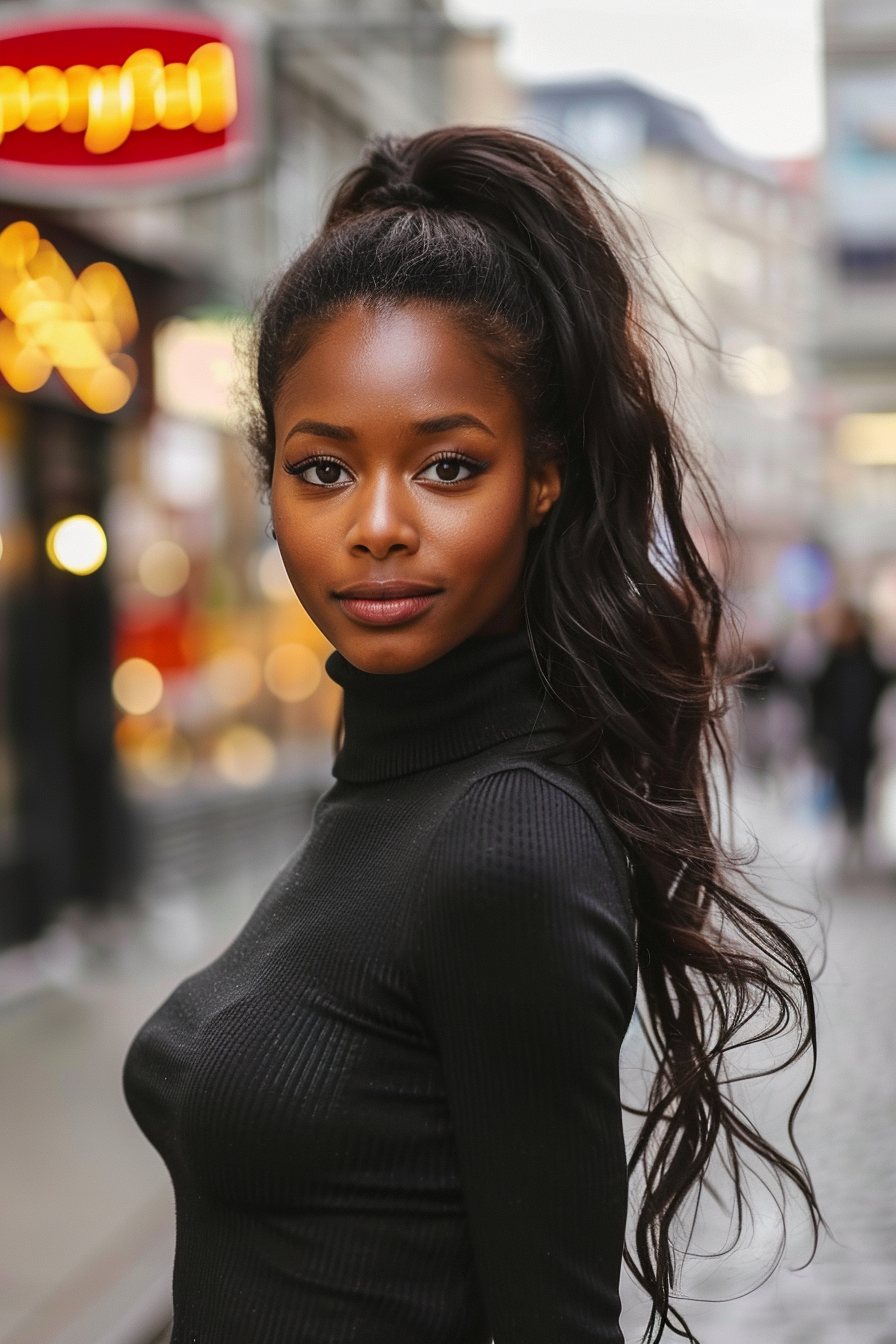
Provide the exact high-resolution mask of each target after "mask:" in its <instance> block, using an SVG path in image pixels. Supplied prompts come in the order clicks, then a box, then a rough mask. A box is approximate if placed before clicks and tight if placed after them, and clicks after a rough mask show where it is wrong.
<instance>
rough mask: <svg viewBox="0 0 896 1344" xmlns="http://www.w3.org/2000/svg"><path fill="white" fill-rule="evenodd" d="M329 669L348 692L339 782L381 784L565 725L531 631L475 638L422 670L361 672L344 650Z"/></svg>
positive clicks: (337, 764) (336, 768) (338, 761)
mask: <svg viewBox="0 0 896 1344" xmlns="http://www.w3.org/2000/svg"><path fill="white" fill-rule="evenodd" d="M327 672H328V673H329V675H330V677H331V678H332V679H333V681H335V682H336V683H337V685H339V686H341V687H342V688H343V691H344V692H345V741H344V743H343V746H342V749H341V751H340V752H339V754H338V755H337V757H336V760H335V762H334V764H333V774H334V775H335V776H336V778H337V779H341V780H346V781H348V782H349V783H353V784H373V783H375V782H377V781H379V780H385V779H396V778H397V777H398V776H400V775H409V774H413V773H414V772H415V771H417V770H430V769H432V768H433V767H435V766H439V765H443V764H445V763H446V762H448V761H458V760H461V759H463V758H464V757H465V756H473V755H475V753H476V752H478V751H482V750H484V748H486V747H490V746H494V745H496V744H497V743H498V742H506V741H508V740H509V739H510V738H513V737H525V736H528V735H529V734H531V733H541V732H544V731H556V730H557V729H560V728H562V726H563V718H562V715H561V712H560V710H559V708H558V707H557V705H556V704H555V703H554V701H553V700H551V698H550V697H549V696H548V694H547V692H546V691H545V690H544V687H543V686H542V684H541V681H540V680H539V677H538V672H537V670H536V667H535V660H534V658H533V657H532V651H531V649H530V647H529V641H528V638H527V636H526V634H525V632H520V633H518V634H513V635H490V636H486V637H480V638H478V639H468V640H467V641H466V642H465V643H464V644H460V645H459V646H458V647H457V648H456V649H452V650H451V651H450V653H446V654H445V655H444V657H442V658H438V659H437V660H436V661H435V662H434V663H430V664H429V665H428V666H427V667H421V668H420V669H419V670H418V671H417V672H402V673H398V674H397V675H395V676H383V675H379V674H376V673H373V672H361V671H359V669H358V668H356V667H354V666H353V665H352V664H351V663H349V662H347V661H346V659H345V658H343V657H342V655H341V654H340V653H334V654H331V655H330V657H329V658H328V660H327Z"/></svg>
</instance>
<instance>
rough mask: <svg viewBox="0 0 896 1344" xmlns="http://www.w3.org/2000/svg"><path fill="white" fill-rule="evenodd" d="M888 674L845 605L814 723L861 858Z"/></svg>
mask: <svg viewBox="0 0 896 1344" xmlns="http://www.w3.org/2000/svg"><path fill="white" fill-rule="evenodd" d="M886 684H887V675H886V673H885V672H884V671H883V670H882V668H881V667H880V666H879V665H878V663H877V661H876V659H875V657H874V653H873V651H872V647H871V641H870V639H869V637H868V632H867V629H866V627H865V622H864V621H863V619H862V616H861V614H860V613H859V612H858V611H857V610H856V608H855V607H853V606H851V605H849V604H845V605H844V606H843V607H842V608H841V609H840V611H839V613H838V615H837V619H836V622H835V626H834V637H833V641H832V644H831V649H830V653H829V655H828V658H827V661H826V662H825V665H824V667H823V668H822V670H821V672H820V673H819V675H818V676H817V677H816V679H815V682H814V685H813V696H812V699H813V721H814V722H813V728H814V739H815V744H816V750H817V752H818V757H819V761H820V763H821V764H822V766H823V767H824V768H825V769H826V770H828V771H829V772H830V776H831V780H832V782H833V786H834V791H835V794H836V797H837V802H838V804H839V807H840V811H841V814H842V816H843V820H844V822H845V823H846V828H847V832H848V834H849V837H850V840H851V846H852V850H853V854H854V856H855V857H857V858H859V859H861V850H862V836H863V829H864V824H865V816H866V811H867V802H868V776H869V774H870V771H871V767H872V766H873V764H874V757H875V738H874V719H875V715H876V713H877V707H878V704H879V702H880V698H881V695H882V694H883V691H884V688H885V686H886Z"/></svg>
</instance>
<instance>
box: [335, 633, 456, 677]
mask: <svg viewBox="0 0 896 1344" xmlns="http://www.w3.org/2000/svg"><path fill="white" fill-rule="evenodd" d="M465 637H466V636H461V637H460V638H459V639H446V640H438V641H437V640H432V639H421V638H420V637H419V636H417V637H414V635H412V633H411V631H406V632H404V633H403V634H402V633H399V632H398V631H397V630H396V631H389V632H388V634H387V633H386V632H385V631H384V632H382V633H381V634H378V635H376V636H374V637H370V636H368V637H366V638H365V637H362V638H360V639H359V638H357V637H356V638H355V639H347V640H344V641H341V642H340V644H338V645H337V648H338V649H339V652H340V653H341V654H342V656H343V658H345V659H347V660H348V662H350V663H351V664H352V666H353V667H357V668H358V669H359V670H360V671H361V672H372V673H374V674H375V675H376V676H397V675H399V674H400V673H402V672H416V671H418V669H419V668H421V667H426V666H427V665H428V664H429V663H434V662H435V660H436V659H437V658H441V657H442V655H443V654H445V653H448V652H449V650H451V649H453V648H454V647H455V646H456V645H457V644H460V643H461V642H462V640H463V639H464V638H465Z"/></svg>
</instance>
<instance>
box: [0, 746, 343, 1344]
mask: <svg viewBox="0 0 896 1344" xmlns="http://www.w3.org/2000/svg"><path fill="white" fill-rule="evenodd" d="M318 755H319V756H320V759H318V756H315V755H314V754H313V753H309V756H308V760H307V761H305V762H304V763H301V768H300V769H297V770H296V771H295V772H294V774H293V775H292V776H290V777H289V778H286V779H278V780H276V781H273V782H272V783H271V784H270V785H267V786H264V787H262V788H259V789H255V790H253V791H251V792H247V793H239V792H234V791H233V790H225V789H221V788H218V789H206V790H204V791H202V790H194V791H193V792H192V793H191V794H189V795H185V796H178V797H176V798H160V799H157V800H156V801H155V802H154V803H153V804H152V805H151V806H146V807H145V808H144V827H145V834H146V840H147V845H146V863H147V869H146V874H145V879H144V896H143V900H142V903H138V905H137V906H136V907H135V909H134V910H133V911H131V912H130V914H128V915H118V916H116V917H114V918H109V919H107V920H105V921H104V922H102V923H100V924H96V925H94V926H92V927H87V926H84V925H81V926H79V925H78V924H77V922H69V923H68V924H65V923H63V924H61V925H60V926H58V927H57V928H56V929H54V930H52V931H51V932H50V933H49V934H48V935H47V936H46V937H45V938H43V939H42V940H41V941H40V942H39V943H37V944H33V945H31V946H29V947H26V948H18V949H14V950H12V951H7V952H3V953H0V1344H150V1342H151V1341H153V1340H154V1339H155V1338H156V1337H157V1336H158V1335H159V1334H160V1332H162V1331H163V1330H164V1329H165V1327H166V1325H167V1322H168V1321H169V1319H170V1304H171V1291H170V1284H171V1261H172V1254H173V1248H174V1228H173V1216H172V1215H173V1202H172V1197H171V1190H170V1185H169V1180H168V1174H167V1172H166V1171H165V1168H164V1166H163V1164H162V1162H161V1160H160V1159H159V1157H158V1156H157V1155H156V1153H155V1151H154V1149H153V1148H151V1147H150V1145H149V1144H148V1143H147V1142H146V1140H145V1139H144V1138H143V1135H142V1134H141V1133H140V1131H139V1129H138V1128H137V1126H136V1124H135V1123H134V1121H133V1120H132V1118H131V1115H130V1112H129V1111H128V1109H127V1107H126V1105H125V1102H124V1097H123V1095H122V1089H121V1069H122V1064H123V1062H124V1057H125V1054H126V1052H127V1049H128V1045H129V1044H130V1042H131V1040H132V1038H133V1036H134V1034H135V1032H136V1031H137V1029H138V1027H139V1026H140V1025H141V1023H142V1022H144V1021H145V1019H146V1018H147V1017H148V1016H149V1014H150V1013H151V1012H152V1011H153V1009H154V1008H156V1007H157V1006H158V1005H159V1003H161V1001H162V1000H163V999H164V998H165V997H166V996H167V995H168V994H169V993H170V991H171V990H172V989H173V988H174V986H175V985H176V984H177V983H178V982H179V981H180V980H182V979H183V978H184V976H186V975H189V974H190V973H191V972H192V971H193V970H196V969H198V967H200V966H203V965H205V964H207V963H208V962H209V961H210V960H212V958H213V957H214V956H216V955H217V953H218V951H220V950H221V949H222V948H223V947H224V946H225V945H226V944H227V943H228V942H229V941H230V940H231V938H232V937H233V935H234V933H235V932H236V931H237V929H238V928H239V927H240V926H241V925H242V924H243V923H244V922H245V920H246V918H247V916H248V914H249V912H250V910H251V909H252V908H253V907H254V906H255V905H256V903H257V902H258V900H259V899H260V897H261V895H262V893H263V891H264V889H265V887H266V886H267V884H268V882H269V881H270V879H271V878H272V877H273V875H274V873H275V872H276V871H277V869H278V868H279V867H280V866H281V864H282V863H283V862H285V860H286V859H287V858H288V857H289V855H290V854H291V853H292V852H293V851H294V850H295V848H296V846H297V845H298V843H299V842H300V840H301V838H302V836H303V835H304V834H305V832H306V830H307V827H308V822H309V819H310V812H311V807H312V805H313V802H314V799H315V797H316V796H317V795H318V794H319V793H320V792H321V791H322V789H323V788H324V787H326V785H327V783H328V782H329V775H328V772H329V764H328V758H326V759H325V758H324V756H323V755H320V754H318Z"/></svg>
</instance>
